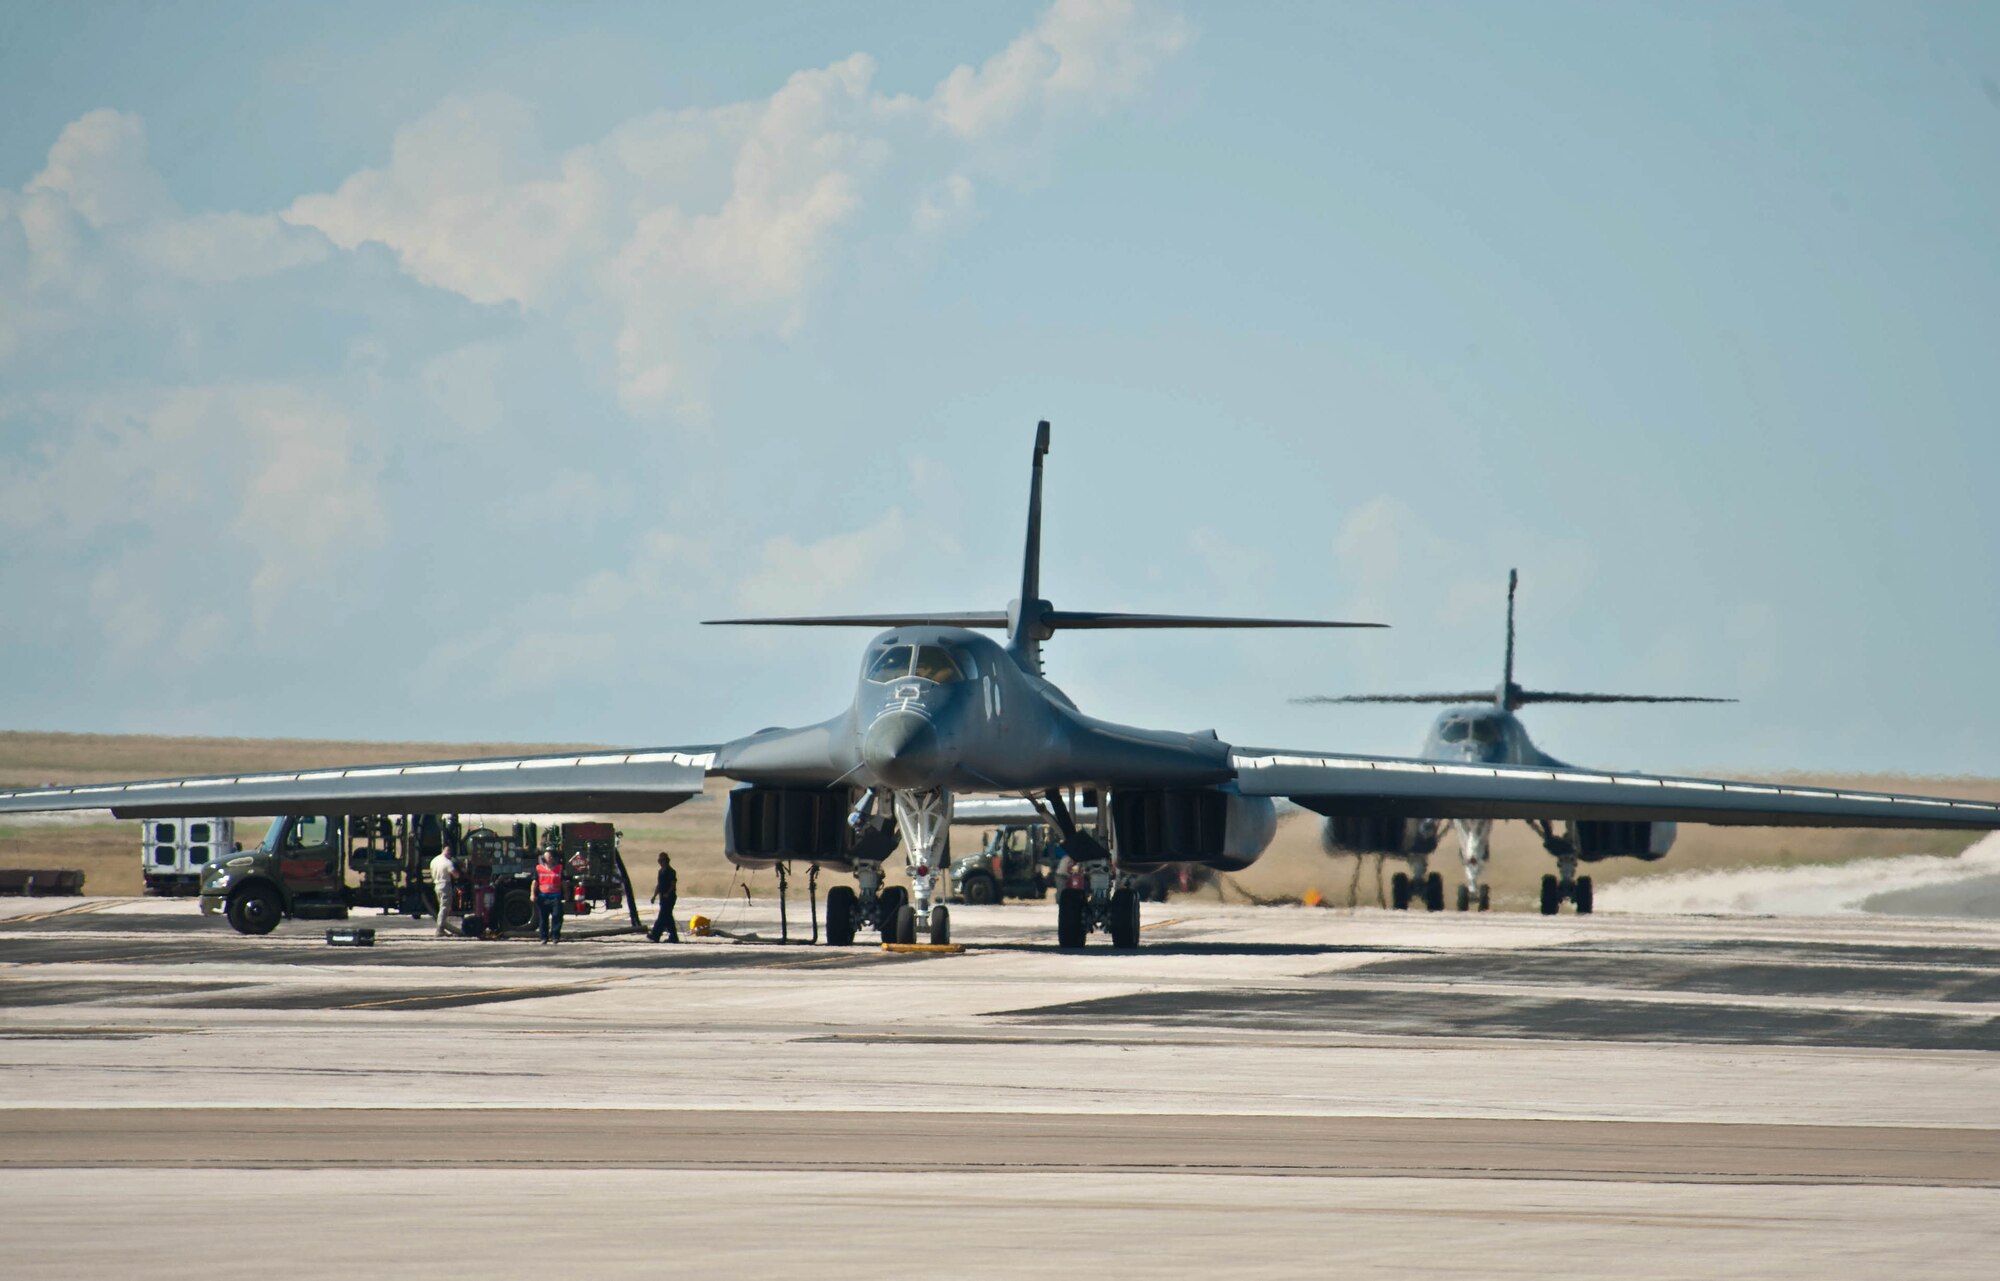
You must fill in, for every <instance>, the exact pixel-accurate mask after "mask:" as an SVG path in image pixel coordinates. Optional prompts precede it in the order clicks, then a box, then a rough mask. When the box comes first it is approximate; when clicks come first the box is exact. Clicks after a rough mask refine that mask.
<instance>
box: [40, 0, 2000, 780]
mask: <svg viewBox="0 0 2000 1281" xmlns="http://www.w3.org/2000/svg"><path fill="white" fill-rule="evenodd" d="M960 10H963V11H960ZM0 85H4V86H5V87H4V89H0V94H4V105H5V107H6V110H5V111H4V112H0V599H4V601H5V602H6V608H5V609H4V611H0V670H4V671H5V672H6V673H7V676H6V679H5V680H4V681H0V725H5V726H7V727H11V728H24V729H74V730H134V731H147V732H185V733H215V734H259V735H268V734H285V735H294V734H296V735H313V736H320V735H326V736H359V737H374V738H411V737H418V738H430V739H466V738H509V739H521V740H555V739H591V740H599V741H615V742H632V743H670V742H699V741H708V740H712V739H715V738H720V737H726V736H729V735H733V734H736V733H740V732H744V731H747V730H749V729H753V728H756V727H759V726H762V725H767V724H773V723H784V722H795V721H801V720H807V719H818V718H819V717H822V716H825V715H828V714H830V713H831V712H832V711H834V710H835V709H836V708H837V707H838V706H839V705H840V703H841V702H842V701H843V700H844V699H845V698H846V697H847V694H848V691H849V687H850V685H851V681H852V675H853V672H852V669H853V666H854V663H855V660H856V657H857V654H858V650H859V644H860V642H861V641H862V639H863V637H862V636H861V635H859V634H849V633H843V632H825V633H808V634H783V635H778V634H759V633H741V632H725V631H720V630H718V629H705V628H701V627H699V626H697V625H696V620H698V619H700V618H703V617H714V616H720V615H726V614H734V613H741V612H794V611H810V610H817V609H824V608H843V609H871V610H879V609H896V608H903V607H918V608H990V607H997V606H999V605H1000V604H1001V603H1003V602H1004V601H1005V600H1006V598H1007V597H1008V596H1009V595H1010V594H1011V591H1012V588H1013V586H1014V580H1015V576H1016V574H1017V573H1018V565H1017V557H1018V545H1019V539H1020V522H1021V516H1022V507H1023V502H1024V497H1025V487H1026V475H1025V460H1026V455H1027V450H1028V446H1029V443H1030V440H1031V434H1032V427H1033V423H1034V421H1035V420H1036V419H1037V418H1040V417H1047V418H1050V419H1052V420H1053V421H1054V423H1055V450H1054V453H1053V455H1052V456H1051V459H1050V467H1051V473H1050V482H1049V483H1050V490H1049V499H1050V512H1049V517H1048V527H1047V535H1046V538H1047V550H1048V554H1049V564H1048V567H1047V569H1046V571H1045V579H1044V581H1045V587H1046V590H1047V592H1048V594H1049V595H1050V596H1051V597H1052V598H1053V599H1054V600H1056V601H1057V602H1058V604H1061V605H1067V606H1073V607H1102V608H1149V609H1178V610H1196V609H1199V610H1217V611H1220V610H1228V611H1232V612H1268V613H1280V614H1288V615H1296V614H1319V615H1324V616H1329V617H1345V618H1366V619H1377V620H1380V621H1385V622H1389V623H1392V624H1393V625H1394V630H1392V631H1389V632H1386V633H1380V634H1345V635H1343V634H1337V633H1336V634H1326V635H1319V636H1259V635H1255V634H1248V635H1242V636H1223V635H1176V634H1170V633H1153V634H1116V633H1112V634H1096V635H1078V636H1066V637H1062V638H1059V639H1058V641H1057V642H1055V644H1054V645H1053V646H1052V647H1051V650H1050V672H1051V675H1052V676H1054V677H1055V678H1056V679H1057V680H1058V681H1060V682H1061V683H1063V684H1064V685H1065V686H1066V687H1067V688H1068V689H1069V690H1070V692H1071V693H1072V694H1073V695H1075V696H1076V697H1077V698H1078V700H1079V701H1080V702H1081V703H1082V704H1083V705H1084V706H1085V707H1086V708H1087V709H1089V710H1092V711H1095V712H1097V713H1098V714H1101V715H1106V716H1111V717H1114V718H1118V719H1128V720H1133V721H1138V722H1142V723H1156V724H1162V725H1170V726H1176V727H1181V728H1201V727H1207V726H1213V727H1214V728H1216V729H1217V730H1218V731H1219V732H1220V733H1222V734H1223V735H1224V736H1225V737H1228V738H1231V739H1234V740H1236V741H1239V742H1247V743H1261V744H1269V745H1285V746H1298V747H1315V748H1334V749H1346V750H1366V751H1388V752H1402V751H1408V750H1411V749H1413V748H1415V746H1416V745H1417V743H1418V741H1419V740H1420V738H1421V735H1422V730H1423V728H1424V724H1425V721H1424V717H1423V714H1422V712H1421V711H1420V710H1419V711H1417V712H1415V713H1412V712H1411V711H1410V710H1408V709H1402V710H1398V709H1353V710H1340V709H1328V708H1309V707H1294V706H1291V705H1289V704H1287V703H1286V701H1285V700H1286V699H1287V698H1288V697H1289V696H1291V695H1293V694H1298V693H1339V692H1353V691H1371V690H1381V691H1393V690H1406V689H1424V688H1433V687H1438V686H1445V687H1456V686H1468V685H1470V686H1477V685H1482V684H1487V683H1490V682H1492V681H1493V680H1495V679H1497V676H1498V666H1499V644H1500V630H1501V616H1500V607H1501V601H1502V598H1503V596H1504V590H1505V578H1506V571H1507V568H1508V567H1509V566H1511V565H1518V566H1519V567H1520V568H1521V571H1522V575H1523V589H1522V598H1521V609H1522V618H1521V629H1522V634H1521V659H1520V676H1521V678H1522V680H1523V681H1524V683H1526V684H1529V685H1531V686H1537V687H1544V688H1548V687H1555V688H1576V689H1590V690H1613V691H1620V690H1622V691H1628V692H1640V693H1697V694H1712V695H1719V696H1730V697H1737V698H1740V699H1742V700H1743V701H1742V703H1741V704H1740V705H1738V706H1735V707H1725V708H1691V709H1645V708H1623V709H1617V708H1612V709H1589V708H1586V709H1574V710H1570V709H1561V708H1543V709H1536V711H1535V713H1534V715H1533V716H1532V718H1531V720H1530V724H1531V727H1532V728H1533V730H1534V731H1535V733H1536V735H1537V737H1538V739H1539V740H1540V741H1541V743H1542V745H1543V746H1544V747H1546V748H1547V749H1549V750H1551V751H1554V752H1556V753H1557V754H1559V755H1563V756H1566V757H1569V758H1571V759H1574V760H1577V761H1580V762H1585V763H1602V764H1607V765H1627V766H1632V767H1649V766H1650V767H1658V768H1682V767H1692V768H1718V769H1731V768H1735V769H1744V768H1756V769H1776V768H1785V767H1799V768H1807V769H1820V770H1833V769H1869V770H1882V769H1903V770H1909V771H1913V772H1925V773H1955V772H1975V773H1983V774H1993V773H1996V772H2000V737H1996V736H1995V735H1994V734H1992V733H1991V732H1990V729H1989V727H1990V726H1992V725H1993V724H1994V723H1996V721H2000V692H1996V688H2000V683H1996V682H1995V681H1994V680H1993V678H1992V676H1991V668H1992V662H1993V650H1994V643H1995V638H1996V637H2000V606H1997V605H1996V603H1995V591H1994V589H1993V587H1992V583H1991V580H1992V568H1993V564H1994V559H1995V552H1996V550H2000V516H1996V514H1995V512H1994V510H1993V505H1992V503H1991V502H1990V501H1989V492H1990V490H1991V487H1992V480H1991V478H1992V477H1993V476H1994V475H1995V474H1996V471H2000V468H1996V464H2000V444H1996V442H1995V433H1994V431H1993V425H1994V424H1993V413H1992V406H1993V404H1994V403H1995V395H1994V393H1995V391H1996V387H1995V383H1996V380H2000V374H1996V373H1995V369H1996V368H2000V362H1996V361H1995V360H1994V359H1993V358H1992V354H1991V349H1992V343H1993V335H1994V334H1995V333H2000V236H1996V234H1995V232H1994V228H1995V227H1996V226H2000V217H1996V215H2000V18H1997V17H1996V16H1995V13H1994V11H1993V10H1992V9H1991V8H1990V7H1986V6H1973V5H1942V4H1940V5H1928V6H1897V7H1890V6H1867V5H1853V6H1836V5H1828V4H1814V5H1800V6H1786V5H1739V6H1730V7H1728V8H1723V7H1721V6H1701V7H1688V6H1659V7H1641V6H1614V5H1601V4H1579V5H1573V6H1572V5H1561V4H1553V3H1551V4H1539V5H1535V6H1529V7H1519V6H1494V5H1478V4H1465V5H1452V4H1396V5H1389V4H1382V5H1344V6H1328V5H1304V4H1301V5H1284V6H1280V5H1266V6H1235V5H1231V6H1203V5H1182V6H1169V5H1127V4H1122V3H1114V2H1109V0H1088V2H1085V0H1078V2H1076V3H1063V4H1058V5H1055V6H1053V7H1049V6H1045V5H1037V4H1019V5H1007V4H995V5H987V6H978V7H971V6H959V7H958V8H956V9H953V8H950V7H943V6H925V5H890V4H878V3H870V4H824V3H821V4H812V5H796V6H786V5H757V6H751V5H735V6H700V5H675V6H658V5H637V4H635V5H612V4H581V5H567V6H510V5H505V4H481V5H478V6H471V5H467V6H447V5H435V6H411V5H407V4H405V5H367V4H354V5H343V6H338V7H328V6H310V5H269V4H265V5H221V4H179V5H136V4H106V5H98V6H77V5H35V6H14V7H11V8H9V9H8V10H7V11H6V12H5V14H4V15H0Z"/></svg>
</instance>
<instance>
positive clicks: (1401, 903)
mask: <svg viewBox="0 0 2000 1281" xmlns="http://www.w3.org/2000/svg"><path fill="white" fill-rule="evenodd" d="M1389 906H1390V907H1392V908H1394V909H1395V910H1397V911H1398V912H1407V911H1408V910H1409V908H1410V878H1409V877H1408V876H1407V875H1406V874H1404V873H1402V872H1398V873H1396V874H1395V875H1394V876H1392V877H1390V878H1389Z"/></svg>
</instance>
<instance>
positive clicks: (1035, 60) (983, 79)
mask: <svg viewBox="0 0 2000 1281" xmlns="http://www.w3.org/2000/svg"><path fill="white" fill-rule="evenodd" d="M1192 35H1193V33H1192V31H1191V30H1190V28H1189V26H1188V24H1187V22H1186V21H1185V20H1184V19H1182V18H1180V17H1179V16H1177V15H1174V14H1170V13H1164V12H1159V11H1155V10H1151V9H1148V8H1145V7H1143V6H1141V5H1140V4H1138V3H1136V0H1057V2H1056V3H1055V4H1054V5H1051V6H1050V7H1049V9H1048V10H1047V11H1046V12H1045V13H1044V14H1043V15H1042V17H1041V19H1040V20H1039V21H1037V22H1036V23H1035V25H1034V27H1033V28H1032V29H1030V30H1029V31H1027V32H1026V33H1024V34H1022V35H1021V36H1019V37H1017V38H1016V39H1015V40H1014V41H1013V42H1012V43H1011V44H1009V45H1008V46H1007V47H1006V48H1005V49H1003V50H1001V51H1000V52H999V53H997V54H994V55H993V56H992V57H991V58H989V59H987V60H986V61H985V62H984V63H982V64H981V65H980V66H979V67H977V68H973V67H970V66H962V67H959V68H957V69H956V70H954V71H953V72H952V73H951V74H950V75H949V76H946V77H945V79H944V82H943V83H942V84H940V85H939V86H938V87H937V92H936V93H935V94H933V95H932V99H931V103H932V109H933V110H934V111H935V113H936V115H937V118H938V120H939V121H940V122H941V123H942V124H943V125H944V127H945V128H947V129H949V130H951V131H952V132H953V133H955V134H958V135H959V136H961V137H965V138H978V137H983V136H987V135H991V134H994V133H998V132H1001V131H1003V130H1005V129H1008V128H1011V127H1013V126H1015V125H1016V124H1019V123H1020V122H1022V121H1023V120H1028V119H1033V118H1036V117H1038V116H1040V115H1042V114H1044V113H1047V112H1051V111H1057V110H1062V109H1064V108H1067V107H1083V108H1086V109H1089V110H1092V111H1103V110H1106V109H1108V108H1110V107H1113V106H1117V105H1119V104H1121V103H1124V102H1129V101H1130V100H1131V99H1132V98H1133V97H1135V96H1136V95H1137V94H1138V93H1139V91H1140V90H1141V89H1142V88H1143V87H1144V85H1145V83H1146V80H1147V79H1148V77H1149V76H1151V74H1152V72H1153V70H1154V68H1156V67H1157V66H1158V65H1159V64H1160V63H1162V62H1165V61H1166V60H1167V59H1169V58H1172V57H1173V56H1174V55H1176V54H1178V53H1179V52H1180V51H1181V50H1182V49H1184V48H1186V47H1187V44H1188V41H1189V40H1190V39H1191V38H1192Z"/></svg>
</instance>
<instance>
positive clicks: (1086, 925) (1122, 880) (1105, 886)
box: [1038, 791, 1139, 952]
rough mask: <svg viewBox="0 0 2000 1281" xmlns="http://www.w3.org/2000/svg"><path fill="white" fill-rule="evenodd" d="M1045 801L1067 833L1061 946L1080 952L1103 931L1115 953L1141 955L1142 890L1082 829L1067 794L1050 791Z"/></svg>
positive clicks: (1059, 908)
mask: <svg viewBox="0 0 2000 1281" xmlns="http://www.w3.org/2000/svg"><path fill="white" fill-rule="evenodd" d="M1043 800H1044V801H1046V802H1047V805H1046V808H1045V812H1046V813H1047V814H1048V816H1049V817H1050V818H1051V819H1053V820H1054V821H1055V825H1056V830H1057V831H1058V832H1060V833H1061V834H1062V848H1063V858H1064V861H1065V862H1066V863H1067V864H1068V865H1069V868H1070V872H1069V876H1068V880H1067V883H1066V884H1065V885H1064V886H1063V888H1061V889H1059V890H1057V891H1056V946H1057V947H1060V948H1062V949H1063V950H1064V951H1075V950H1076V949H1078V948H1080V947H1082V946H1083V945H1084V943H1085V942H1086V941H1088V939H1089V938H1090V936H1091V934H1092V933H1093V932H1095V931H1099V930H1101V931H1103V932H1105V933H1107V934H1109V935H1110V936H1111V946H1112V947H1113V948H1114V949H1116V950H1118V951H1121V952H1130V951H1133V950H1135V949H1136V948H1137V947H1138V946H1139V889H1138V886H1137V885H1136V884H1135V883H1134V882H1133V879H1132V877H1131V876H1129V875H1127V874H1125V873H1123V872H1120V871H1118V870H1117V868H1116V867H1115V866H1114V863H1113V860H1112V857H1111V851H1110V850H1108V849H1106V848H1105V847H1104V842H1102V841H1100V840H1098V839H1097V837H1096V836H1093V835H1092V834H1091V833H1089V832H1085V831H1082V830H1080V829H1079V828H1078V827H1077V825H1076V820H1075V819H1074V818H1073V817H1072V816H1071V815H1070V812H1069V806H1068V805H1067V804H1066V803H1065V802H1064V801H1063V798H1062V793H1061V792H1055V791H1051V792H1047V793H1045V794H1044V795H1043ZM1038 808H1042V807H1038ZM1100 812H1101V811H1100Z"/></svg>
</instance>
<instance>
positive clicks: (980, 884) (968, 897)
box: [958, 872, 1000, 903]
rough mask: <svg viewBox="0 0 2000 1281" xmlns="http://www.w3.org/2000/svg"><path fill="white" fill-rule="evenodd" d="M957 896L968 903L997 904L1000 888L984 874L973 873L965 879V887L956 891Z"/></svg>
mask: <svg viewBox="0 0 2000 1281" xmlns="http://www.w3.org/2000/svg"><path fill="white" fill-rule="evenodd" d="M958 896H959V897H960V898H962V899H964V900H965V901H966V902H968V903H998V902H999V901H1000V887H999V886H997V885H995V884H994V883H993V878H992V877H990V876H988V875H986V874H985V873H984V872H975V873H973V874H972V875H971V876H968V877H966V878H965V885H964V886H963V887H962V888H961V889H960V890H959V891H958Z"/></svg>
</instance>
